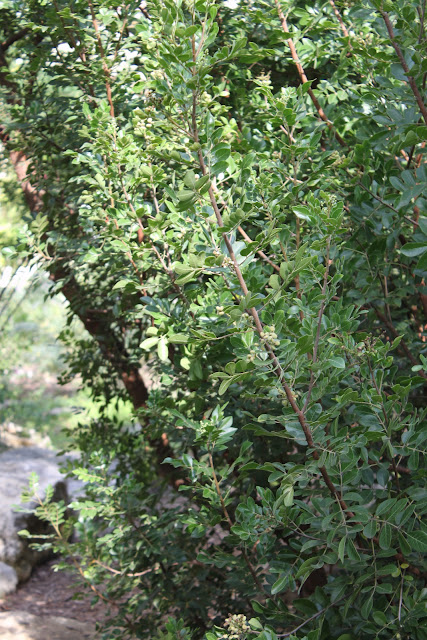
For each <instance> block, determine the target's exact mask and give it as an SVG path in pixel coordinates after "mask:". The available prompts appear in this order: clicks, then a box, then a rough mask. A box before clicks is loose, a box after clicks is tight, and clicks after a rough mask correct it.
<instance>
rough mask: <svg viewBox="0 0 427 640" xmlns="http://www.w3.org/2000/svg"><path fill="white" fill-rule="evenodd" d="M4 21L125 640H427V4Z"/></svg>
mask: <svg viewBox="0 0 427 640" xmlns="http://www.w3.org/2000/svg"><path fill="white" fill-rule="evenodd" d="M1 6H2V7H3V8H2V12H1V17H0V29H1V40H2V43H3V44H2V48H1V58H2V60H1V61H0V63H1V64H2V65H3V66H2V68H1V69H0V84H1V95H2V103H1V104H2V106H1V114H2V122H3V129H2V133H1V137H2V140H3V143H4V146H5V149H6V150H7V152H8V154H9V157H10V160H11V163H12V165H13V166H14V167H15V170H16V172H17V178H18V182H19V183H20V184H21V186H22V188H23V190H24V195H25V197H26V200H27V203H28V205H29V208H30V212H31V218H32V222H31V224H30V226H29V232H27V234H26V241H25V243H23V244H22V245H20V246H19V247H18V251H19V252H20V253H21V254H25V255H29V256H30V259H33V260H37V261H38V262H40V263H41V264H44V265H45V268H46V270H47V271H48V272H49V274H50V277H51V279H52V292H53V293H55V292H56V291H61V292H62V293H63V294H64V295H65V297H66V298H67V299H68V301H69V312H70V315H73V314H74V315H76V316H78V317H79V318H80V319H81V320H82V322H83V324H84V326H85V328H86V330H87V333H86V336H85V337H84V338H83V339H82V338H81V337H80V338H79V339H77V338H76V336H74V334H73V332H72V331H71V329H66V330H65V331H64V332H63V336H62V337H63V339H64V340H65V342H66V343H67V345H68V346H69V347H71V348H72V352H71V354H70V356H69V359H68V373H67V374H66V377H67V376H73V375H77V374H78V375H80V376H81V379H82V381H83V383H84V384H85V385H87V386H88V387H89V388H90V389H91V392H92V394H93V397H94V398H96V399H99V400H101V401H102V402H103V405H104V406H105V416H104V418H102V419H99V420H96V421H94V422H93V423H90V424H81V425H80V427H79V428H78V429H77V430H75V432H74V434H73V437H74V446H78V447H79V449H80V451H81V461H80V465H79V467H78V468H77V469H75V473H76V474H77V475H78V477H80V478H81V479H83V480H84V481H85V482H86V483H87V499H86V500H83V501H80V503H79V504H76V505H74V506H75V508H76V509H77V510H78V511H79V514H80V522H81V523H82V525H81V533H80V538H79V540H78V541H77V542H75V543H73V544H71V543H69V542H68V541H67V540H66V535H65V532H64V529H63V528H61V522H62V519H63V518H64V517H65V513H64V508H63V507H62V506H61V505H59V506H58V505H55V504H50V505H49V504H45V503H44V504H42V505H41V507H40V512H44V513H45V516H46V517H47V518H50V519H52V520H53V522H54V524H55V527H56V536H55V539H54V541H53V543H54V544H55V545H56V547H57V548H58V549H61V550H62V551H64V550H65V551H66V552H67V553H68V554H71V555H72V556H73V558H74V562H75V563H76V566H77V567H78V570H79V571H80V573H81V575H82V576H83V577H84V579H85V581H86V583H87V584H88V585H89V586H90V587H91V588H92V590H93V591H95V594H96V597H102V598H104V599H105V600H106V601H107V602H109V603H110V605H111V620H110V623H109V625H108V626H107V628H106V630H105V635H104V637H105V638H114V637H120V638H127V637H129V638H154V637H158V638H171V639H172V638H190V637H193V638H206V639H207V640H214V639H215V638H220V637H221V638H225V637H227V638H236V639H241V640H243V639H244V638H247V639H249V638H259V639H263V640H271V639H274V638H276V637H289V638H298V639H303V638H307V639H308V640H320V639H325V640H326V639H338V638H339V639H340V640H351V639H356V638H366V637H372V638H378V639H385V638H402V639H403V638H406V639H408V640H409V639H418V640H422V639H425V638H427V631H426V630H425V627H424V628H423V620H424V619H425V615H426V609H425V603H426V595H427V594H426V591H425V589H423V585H424V578H425V566H424V560H423V553H424V552H425V551H426V549H427V532H426V530H425V525H423V522H422V516H423V513H424V510H425V499H426V492H425V488H424V482H425V473H424V471H423V470H422V454H423V449H424V445H425V430H424V431H423V428H424V426H425V417H426V410H425V393H426V381H427V359H426V357H425V356H424V354H425V352H426V345H425V340H426V333H425V325H426V323H427V289H426V286H425V282H424V278H425V277H426V276H427V212H426V187H427V168H426V164H425V160H424V158H425V156H424V151H425V150H424V145H425V140H426V138H427V109H426V106H425V98H424V95H423V94H424V92H425V86H426V75H427V61H426V59H425V57H423V56H424V54H425V50H426V33H425V24H424V22H425V9H426V5H425V2H423V1H420V2H417V1H414V0H409V1H408V0H395V1H394V2H390V1H388V0H384V1H381V0H373V1H372V2H368V1H366V0H361V1H360V2H352V1H351V0H342V1H339V2H338V0H337V2H336V3H334V2H333V1H332V0H329V1H326V0H325V1H322V0H317V1H315V2H312V3H307V4H305V3H304V2H302V1H300V0H296V1H295V2H288V0H283V1H281V2H280V3H279V1H278V0H241V1H240V2H235V3H231V2H227V3H225V2H223V1H222V0H153V1H149V2H147V4H146V5H145V4H144V3H143V4H141V3H140V2H139V1H137V2H134V1H133V0H130V1H126V0H125V1H124V2H123V3H121V2H119V1H118V0H100V1H98V2H96V3H93V2H92V0H87V1H86V0H85V1H82V0H74V1H73V2H69V3H68V2H66V1H65V0H53V2H47V1H46V0H26V1H25V0H2V2H1ZM141 367H142V368H141ZM147 371H148V372H149V375H148V376H147ZM124 397H129V398H130V399H131V400H132V402H133V406H134V422H133V423H132V424H127V423H123V422H122V421H120V420H119V419H117V418H116V417H115V416H114V413H113V412H111V406H112V405H113V406H114V403H115V402H117V400H118V399H119V398H124ZM47 543H49V541H47Z"/></svg>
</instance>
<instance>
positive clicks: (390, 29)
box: [379, 9, 427, 124]
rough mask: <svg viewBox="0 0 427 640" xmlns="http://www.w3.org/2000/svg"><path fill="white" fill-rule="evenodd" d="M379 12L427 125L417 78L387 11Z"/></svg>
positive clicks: (426, 108)
mask: <svg viewBox="0 0 427 640" xmlns="http://www.w3.org/2000/svg"><path fill="white" fill-rule="evenodd" d="M379 11H380V13H381V15H382V17H383V20H384V22H385V25H386V27H387V31H388V35H389V37H390V41H391V44H392V46H393V49H394V50H395V52H396V54H397V57H398V58H399V62H400V65H401V67H402V69H403V71H404V72H405V75H406V77H407V78H408V84H409V86H410V87H411V89H412V93H413V94H414V96H415V100H416V101H417V104H418V107H419V109H420V111H421V115H422V116H423V118H424V122H425V123H426V124H427V107H426V105H425V104H424V102H423V99H422V97H421V93H420V91H419V89H418V87H417V83H416V82H415V78H413V77H412V76H411V75H410V73H411V72H410V70H409V67H408V65H407V64H406V60H405V56H404V55H403V53H402V49H401V48H400V47H399V45H398V44H397V42H396V36H395V34H394V31H393V25H392V24H391V20H390V17H389V15H388V13H387V11H382V10H381V9H380V10H379Z"/></svg>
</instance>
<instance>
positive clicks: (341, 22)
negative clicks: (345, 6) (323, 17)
mask: <svg viewBox="0 0 427 640" xmlns="http://www.w3.org/2000/svg"><path fill="white" fill-rule="evenodd" d="M329 4H330V5H331V7H332V9H333V12H334V13H335V16H336V18H337V20H338V22H339V23H340V27H341V30H342V32H343V34H344V36H345V37H346V38H349V37H350V34H349V32H348V31H347V27H346V26H345V24H344V20H343V19H342V17H341V14H340V12H339V11H338V9H337V6H336V4H335V2H334V0H329Z"/></svg>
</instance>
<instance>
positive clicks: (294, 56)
mask: <svg viewBox="0 0 427 640" xmlns="http://www.w3.org/2000/svg"><path fill="white" fill-rule="evenodd" d="M274 1H275V4H276V8H277V13H278V14H279V19H280V22H281V24H282V28H283V31H284V32H285V33H289V29H288V23H287V21H286V18H285V14H284V13H283V11H282V7H281V6H280V3H279V0H274ZM287 43H288V46H289V49H290V50H291V56H292V59H293V61H294V62H295V66H296V68H297V71H298V75H299V77H300V79H301V82H302V83H303V84H305V83H306V82H308V78H307V76H306V75H305V71H304V68H303V66H302V64H301V62H300V59H299V57H298V53H297V50H296V47H295V44H294V41H293V40H292V38H288V39H287ZM308 95H309V96H310V98H311V101H312V102H313V104H314V106H315V109H316V111H317V113H318V114H319V117H320V118H321V120H323V122H325V123H326V125H327V127H328V129H330V130H331V131H332V133H333V134H334V136H335V138H336V140H337V141H338V142H339V144H340V145H341V146H342V147H347V146H348V145H347V143H346V142H345V141H344V140H343V138H342V137H341V136H340V134H339V133H338V131H337V130H336V129H335V127H334V125H333V124H332V122H331V121H330V120H329V118H328V117H327V115H326V113H325V112H324V111H323V109H322V107H321V105H320V102H319V101H318V99H317V98H316V96H315V95H314V92H313V89H312V88H311V87H309V88H308Z"/></svg>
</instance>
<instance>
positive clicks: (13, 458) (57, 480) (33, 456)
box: [0, 447, 67, 582]
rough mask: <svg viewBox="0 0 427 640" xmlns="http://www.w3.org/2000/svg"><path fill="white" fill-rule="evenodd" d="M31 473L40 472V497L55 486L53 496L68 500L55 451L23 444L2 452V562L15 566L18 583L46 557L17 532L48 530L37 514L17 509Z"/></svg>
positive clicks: (0, 543)
mask: <svg viewBox="0 0 427 640" xmlns="http://www.w3.org/2000/svg"><path fill="white" fill-rule="evenodd" d="M31 473H36V474H37V475H38V478H39V489H40V497H42V498H43V497H44V494H45V491H46V487H47V486H48V485H52V486H53V488H54V499H55V500H61V499H63V500H65V501H67V488H66V483H65V480H64V477H63V476H62V475H61V473H60V471H59V468H58V458H57V457H56V455H55V452H54V451H50V450H48V449H41V448H39V447H23V448H19V449H9V450H7V451H4V452H2V453H0V562H2V563H4V564H6V565H9V566H10V567H12V569H13V570H14V571H15V573H16V575H17V578H18V582H22V581H24V580H27V579H28V578H29V576H30V574H31V571H32V568H33V567H34V566H35V565H36V564H39V563H40V562H42V561H43V560H45V559H46V557H47V554H46V553H40V552H37V551H34V550H32V549H30V548H29V544H28V541H27V540H26V539H24V538H21V537H20V536H19V535H18V531H20V530H21V529H27V530H28V531H29V532H30V533H32V534H37V533H40V534H44V533H47V532H48V525H47V524H46V523H43V522H41V521H40V520H39V519H38V518H36V517H35V515H34V514H32V513H30V514H28V513H20V512H17V511H16V510H15V509H14V506H15V505H18V504H20V502H21V493H22V491H23V490H24V489H26V488H27V487H28V480H29V477H30V475H31ZM26 506H28V505H26Z"/></svg>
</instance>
